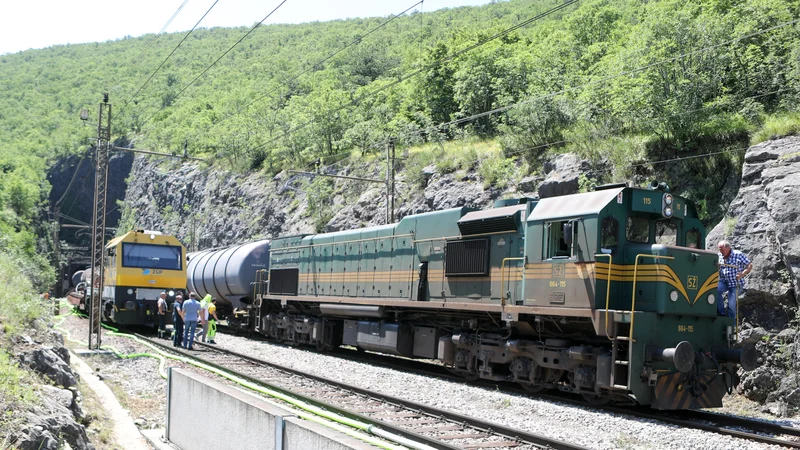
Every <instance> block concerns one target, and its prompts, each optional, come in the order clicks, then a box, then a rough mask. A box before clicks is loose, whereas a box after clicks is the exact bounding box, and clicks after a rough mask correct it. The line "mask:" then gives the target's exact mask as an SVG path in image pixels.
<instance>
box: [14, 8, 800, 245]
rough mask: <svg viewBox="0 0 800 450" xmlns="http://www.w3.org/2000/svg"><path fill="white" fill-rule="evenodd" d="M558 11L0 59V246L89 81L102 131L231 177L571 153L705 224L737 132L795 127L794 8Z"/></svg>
mask: <svg viewBox="0 0 800 450" xmlns="http://www.w3.org/2000/svg"><path fill="white" fill-rule="evenodd" d="M561 4H562V2H558V1H551V0H546V1H536V2H531V1H521V0H520V1H509V2H497V3H492V4H490V5H486V6H483V7H474V8H457V9H451V10H442V11H436V12H432V13H423V14H420V13H414V14H410V15H404V16H401V17H398V18H396V19H394V20H389V19H390V18H371V19H351V20H339V21H333V22H325V23H308V24H300V25H272V26H265V27H261V28H258V29H257V30H255V31H254V32H253V33H252V34H250V35H249V36H247V37H245V38H244V39H243V40H242V41H241V43H239V44H238V45H236V46H235V47H233V49H232V50H231V51H230V52H229V53H227V54H226V55H225V56H224V57H222V58H221V59H220V60H219V62H218V63H217V64H216V65H215V66H213V67H211V68H210V69H209V70H208V71H207V72H206V73H203V71H204V70H205V69H207V68H209V66H210V65H211V64H212V63H213V62H214V61H215V60H216V59H217V58H219V57H220V55H222V54H223V53H224V52H225V51H226V50H228V49H229V48H230V47H231V46H233V45H234V44H235V43H236V42H237V41H238V40H239V39H241V38H242V37H243V36H244V35H245V33H247V31H248V29H247V28H214V29H198V30H196V31H194V32H193V33H191V35H189V36H188V38H186V33H176V34H169V35H162V36H160V37H158V39H157V40H155V41H154V38H155V36H154V35H147V36H142V37H137V38H125V39H121V40H118V41H113V42H105V43H96V44H84V45H63V46H55V47H51V48H48V49H43V50H30V51H25V52H21V53H17V54H11V55H2V56H0V86H2V89H3V92H4V93H5V94H4V95H3V96H0V167H2V172H0V214H1V215H0V227H1V228H0V235H2V236H3V240H2V241H0V246H3V247H4V248H15V249H18V250H17V251H19V252H23V253H26V254H29V255H31V254H36V253H37V250H36V245H35V243H36V241H35V238H34V235H33V234H32V232H31V229H32V228H31V227H32V226H33V225H34V224H35V223H36V222H40V221H42V220H43V218H44V217H46V216H44V215H42V213H41V209H40V207H41V206H42V199H43V198H45V193H46V191H47V189H48V188H49V186H48V185H47V183H46V181H45V179H44V171H45V169H46V168H47V167H48V165H50V164H51V163H52V162H53V161H54V160H55V159H56V158H59V157H61V156H64V155H66V154H73V153H78V152H84V151H85V150H86V148H87V146H88V145H89V144H90V142H89V140H90V139H91V138H92V137H93V136H94V133H95V128H94V126H85V125H84V124H83V123H82V122H81V121H80V120H79V117H78V116H79V110H80V109H81V108H89V109H90V117H91V119H90V121H89V122H90V124H92V122H93V121H94V120H95V119H94V115H95V114H96V104H97V102H98V101H99V100H100V99H101V93H102V92H108V93H109V94H110V99H111V102H112V103H113V104H114V122H113V124H114V125H113V134H114V137H115V139H117V140H118V142H120V143H125V144H134V145H135V146H136V147H138V148H144V149H150V150H155V151H167V152H182V151H183V147H184V143H185V145H186V146H187V148H188V151H189V152H190V153H192V154H195V155H200V156H205V157H209V158H210V159H211V160H213V161H214V162H213V163H214V164H223V166H222V167H225V168H228V167H233V168H234V170H242V171H244V170H264V171H266V172H269V173H277V172H278V171H280V170H282V169H287V168H297V169H302V168H307V167H309V165H310V164H313V162H314V161H316V160H317V159H321V162H322V163H323V164H330V163H333V162H335V161H338V160H340V159H342V158H354V159H358V158H367V159H369V158H374V157H375V154H376V153H380V152H381V151H383V149H384V147H385V145H386V141H387V139H388V138H389V137H390V136H391V137H394V138H396V141H397V143H398V146H399V147H400V148H401V149H402V148H404V147H415V148H416V150H415V151H412V152H411V154H410V158H409V159H408V160H406V161H405V163H404V164H405V170H406V173H405V176H406V177H407V179H412V180H413V179H414V176H415V174H417V173H419V171H420V170H421V169H422V167H424V166H426V165H428V164H431V163H435V164H437V166H438V167H439V169H440V170H441V171H444V172H446V171H455V170H459V169H478V170H481V171H482V173H484V174H486V175H487V176H486V177H485V179H487V180H489V181H490V182H492V183H501V184H509V183H514V182H515V181H516V180H518V179H520V178H521V177H523V176H525V175H528V174H530V173H533V172H536V171H537V170H539V169H540V167H539V166H540V161H541V160H542V158H543V157H545V156H547V155H552V154H553V153H560V152H567V151H570V152H575V153H578V154H580V155H581V156H583V157H585V158H588V159H591V160H594V161H606V162H607V163H608V164H609V165H611V166H612V167H614V170H613V171H609V172H604V173H598V174H594V178H597V179H598V181H611V180H622V179H635V180H644V179H645V178H647V177H653V176H659V177H661V178H666V179H667V180H668V182H670V184H672V185H673V186H674V187H676V188H678V189H679V190H681V191H682V192H683V193H685V194H688V195H689V196H691V197H693V198H695V199H696V200H698V202H699V203H700V205H701V209H702V211H701V212H702V214H703V217H704V218H705V219H706V221H708V222H710V221H714V220H715V219H717V220H718V219H719V218H720V217H721V214H722V211H723V206H724V205H721V204H720V199H719V194H718V191H719V190H720V189H721V188H722V187H723V186H724V185H725V183H726V181H728V180H727V178H728V177H729V175H730V174H731V173H736V172H738V170H739V169H738V168H739V167H741V158H742V156H743V154H744V149H745V148H746V147H747V145H748V144H749V143H750V141H751V140H755V141H758V140H763V139H765V138H768V137H770V136H771V135H773V134H775V135H778V134H787V133H792V132H794V131H797V130H798V129H800V126H798V125H799V124H800V111H798V108H799V107H798V105H799V104H800V102H798V100H800V98H798V90H799V89H800V45H799V44H800V26H798V23H797V18H798V17H800V16H799V15H798V14H799V13H800V1H799V0H703V1H694V2H691V1H688V2H687V1H685V0H682V1H677V0H662V1H649V2H641V1H633V0H622V1H611V0H585V1H577V2H575V3H574V4H572V5H570V6H567V7H565V8H563V9H560V10H557V11H555V12H552V13H548V12H549V11H550V10H552V9H553V8H555V7H557V6H558V5H561ZM409 6H410V4H409ZM540 14H541V15H543V17H542V18H540V19H536V17H537V16H538V15H540ZM532 19H535V20H532ZM527 21H530V23H527V24H526V22H527ZM386 22H388V23H386ZM384 23H386V24H385V25H383V26H381V25H382V24H384ZM518 24H525V25H524V26H521V27H519V28H517V29H515V30H513V31H510V32H504V31H505V30H507V29H509V28H510V27H513V26H515V25H518ZM184 38H185V41H183V42H182V44H181V45H180V46H179V47H178V48H177V50H175V52H174V55H173V56H172V57H171V58H170V59H168V60H167V61H166V63H164V65H163V67H162V68H161V69H160V70H159V71H157V72H156V73H155V75H154V76H152V78H149V77H150V76H151V74H153V73H154V71H156V69H157V68H158V67H159V65H160V64H161V63H162V61H164V59H165V58H166V56H167V55H168V54H169V53H170V52H171V51H173V49H175V48H176V46H178V44H179V43H180V42H181V41H182V40H183V39H184ZM151 44H152V45H151ZM345 46H348V47H347V48H345V49H344V50H341V49H342V48H343V47H345ZM471 47H474V48H471ZM339 50H341V51H339ZM337 52H338V53H337ZM148 79H149V82H147V83H145V82H146V81H147V80H148ZM195 79H196V82H194V84H192V85H190V83H191V82H193V80H195ZM142 86H143V87H142ZM140 87H141V90H139V89H140ZM137 92H138V93H137ZM134 93H137V94H136V95H134ZM495 110H496V112H494V113H491V114H486V115H481V113H485V112H490V111H495ZM476 116H478V117H476ZM447 141H456V142H464V141H467V142H471V143H472V144H471V145H469V146H453V145H449V146H448V145H444V143H445V142H447ZM476 141H477V142H482V143H483V144H481V145H473V144H474V143H475V142H476ZM465 148H468V149H469V151H465V150H464V149H465ZM686 157H690V159H686V160H682V158H686ZM662 161H668V163H663V162H662ZM41 248H43V247H41ZM38 253H41V251H39V252H38ZM42 257H43V256H42Z"/></svg>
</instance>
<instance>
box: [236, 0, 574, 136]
mask: <svg viewBox="0 0 800 450" xmlns="http://www.w3.org/2000/svg"><path fill="white" fill-rule="evenodd" d="M578 1H580V0H567V1H566V2H564V3H562V4H560V5H558V6H555V7H553V8H551V9H549V10H547V11H545V12H543V13H540V14H537V15H535V16H534V17H531V18H530V19H527V20H524V21H522V22H520V23H518V24H516V25H514V26H511V27H509V28H506V29H504V30H502V31H500V32H498V33H495V34H494V35H492V36H489V37H487V38H484V39H481V40H479V41H478V42H476V43H474V44H472V45H469V46H467V47H466V48H463V49H461V50H459V51H457V52H455V53H452V54H450V55H448V56H445V57H442V58H439V59H437V60H436V61H433V62H432V63H430V64H427V65H424V66H422V67H419V68H417V69H415V70H413V71H411V72H409V73H407V74H405V75H402V76H400V77H399V78H397V79H396V80H395V81H393V82H391V83H388V84H386V85H384V86H381V87H380V88H378V89H375V90H373V91H371V92H368V93H365V94H363V95H361V96H359V97H357V98H355V99H353V100H352V101H351V102H349V103H347V104H345V105H342V106H340V107H338V108H336V109H334V110H333V111H331V112H330V113H329V114H336V113H338V112H340V111H342V110H344V109H346V108H349V107H350V106H354V105H357V104H358V103H360V102H362V101H364V100H366V99H368V98H370V97H374V96H375V95H377V94H379V93H381V92H383V91H385V90H386V89H389V88H391V87H394V86H396V85H398V84H400V83H402V82H404V81H407V80H409V79H411V78H413V77H415V76H417V75H419V74H420V73H423V72H424V71H426V70H429V69H431V68H433V67H436V66H437V65H439V64H442V63H444V62H447V61H450V60H453V59H455V58H457V57H459V56H461V55H463V54H465V53H467V52H469V51H471V50H474V49H476V48H478V47H480V46H482V45H485V44H487V43H489V42H491V41H493V40H495V39H498V38H501V37H503V36H506V35H507V34H509V33H511V32H513V31H516V30H518V29H520V28H522V27H525V26H527V25H530V24H531V23H533V22H535V21H537V20H541V19H543V18H545V17H547V16H549V15H551V14H554V13H556V12H558V11H561V10H563V9H565V8H567V7H568V6H571V5H573V4H575V3H577V2H578ZM313 123H314V121H313V120H310V121H307V122H304V123H302V124H300V125H298V126H296V127H294V128H291V129H289V130H288V131H285V132H284V133H283V134H281V135H280V136H277V137H275V138H273V139H270V140H269V141H267V142H265V143H263V144H261V145H259V146H257V147H255V148H253V149H251V151H256V150H259V149H262V148H264V147H266V146H267V145H269V144H271V143H273V142H275V141H277V140H278V139H282V138H284V137H286V136H289V135H290V134H292V133H294V132H295V131H298V130H302V129H303V128H306V127H308V126H309V125H311V124H313Z"/></svg>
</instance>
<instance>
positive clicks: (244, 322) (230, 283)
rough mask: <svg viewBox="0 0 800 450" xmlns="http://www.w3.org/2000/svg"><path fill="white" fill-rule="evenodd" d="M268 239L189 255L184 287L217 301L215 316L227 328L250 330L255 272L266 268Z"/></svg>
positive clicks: (267, 263)
mask: <svg viewBox="0 0 800 450" xmlns="http://www.w3.org/2000/svg"><path fill="white" fill-rule="evenodd" d="M269 243H270V241H269V240H260V241H255V242H248V243H246V244H242V245H236V246H233V247H228V248H222V249H212V250H204V251H200V252H193V253H189V255H188V260H189V261H188V263H187V288H188V289H189V290H190V291H193V292H196V293H197V294H199V295H200V297H204V296H205V295H206V294H210V295H211V296H212V297H216V298H217V308H218V309H217V314H218V315H219V316H221V317H224V318H227V319H228V323H229V326H231V327H233V328H239V329H249V328H250V327H251V324H250V314H249V308H248V305H250V304H251V303H252V298H253V297H252V293H253V287H252V284H253V281H254V280H255V279H256V272H257V271H259V270H264V269H267V268H268V267H269Z"/></svg>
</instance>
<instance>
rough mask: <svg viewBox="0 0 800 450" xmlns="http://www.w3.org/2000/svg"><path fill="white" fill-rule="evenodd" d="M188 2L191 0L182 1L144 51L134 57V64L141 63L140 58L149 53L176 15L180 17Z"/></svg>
mask: <svg viewBox="0 0 800 450" xmlns="http://www.w3.org/2000/svg"><path fill="white" fill-rule="evenodd" d="M187 3H189V0H183V3H181V5H180V6H178V9H176V10H175V12H174V13H173V14H172V17H170V18H169V20H167V23H165V24H164V26H163V27H161V30H159V31H158V33H156V35H155V36H153V39H151V40H150V42H149V43H148V44H147V46H146V47H145V48H144V49H143V50H142V52H141V53H139V56H137V57H136V58H134V59H133V65H134V66H135V65H136V64H138V63H139V60H141V59H142V56H144V55H145V53H147V51H148V50H150V48H151V47H152V46H153V44H155V43H156V41H157V40H158V38H160V37H161V35H162V34H163V33H164V30H166V29H167V27H168V26H169V24H171V23H172V21H173V20H175V18H176V17H178V14H179V13H180V12H181V10H182V9H183V7H184V6H186V4H187Z"/></svg>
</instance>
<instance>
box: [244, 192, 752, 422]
mask: <svg viewBox="0 0 800 450" xmlns="http://www.w3.org/2000/svg"><path fill="white" fill-rule="evenodd" d="M705 235H706V232H705V229H704V227H703V225H702V224H701V222H700V220H698V217H697V211H696V209H695V206H694V204H693V203H692V202H691V201H689V200H688V199H685V198H682V197H679V196H677V195H673V194H671V193H670V192H669V188H668V187H667V186H666V185H664V184H661V185H658V184H654V185H653V186H652V188H651V189H649V190H648V189H639V188H633V187H628V186H626V185H609V186H603V187H600V188H598V189H597V190H596V191H594V192H589V193H582V194H575V195H568V196H562V197H554V198H545V199H542V200H538V201H537V200H532V199H524V198H523V199H519V200H507V201H505V200H504V201H500V202H498V203H497V204H496V205H495V207H494V208H493V209H489V210H473V209H470V208H455V209H449V210H444V211H437V212H430V213H424V214H418V215H412V216H407V217H405V218H403V219H402V220H401V221H400V222H398V223H396V224H392V225H386V226H378V227H371V228H364V229H358V230H352V231H342V232H336V233H327V234H316V235H307V236H294V237H288V238H283V239H275V240H273V241H272V248H271V254H270V268H269V272H268V279H267V277H266V276H265V274H266V272H262V277H261V278H262V280H260V282H259V283H258V284H257V285H256V288H257V291H256V295H255V296H256V301H255V303H254V307H255V308H257V311H258V314H257V315H258V319H257V320H256V321H255V324H254V326H255V331H257V332H258V333H261V334H263V335H266V336H270V337H273V338H276V339H279V340H283V341H288V342H292V343H297V344H310V345H316V346H317V347H318V348H321V349H326V348H333V347H336V346H338V345H342V344H344V345H351V346H356V347H358V348H360V349H364V350H372V351H377V352H383V353H390V354H396V355H402V356H406V357H413V358H429V359H439V360H441V361H442V362H443V363H444V364H445V365H446V366H447V367H449V368H450V370H452V371H454V372H457V373H459V374H462V375H463V376H464V377H466V378H468V379H478V378H482V379H487V380H498V381H500V380H502V381H512V382H516V383H519V384H520V385H522V386H524V387H525V388H526V389H528V390H530V391H534V392H535V391H540V390H543V389H559V390H562V391H568V392H573V393H578V394H581V395H582V396H583V397H584V398H585V399H587V400H588V401H590V402H593V403H605V402H609V401H620V402H629V403H638V404H642V405H651V406H652V407H653V408H656V409H688V408H700V407H718V406H721V405H722V397H723V395H724V394H725V392H726V389H730V388H731V387H732V385H733V384H734V383H735V382H736V381H735V380H736V371H737V369H738V367H740V366H741V367H743V368H744V369H746V370H752V369H753V368H754V366H755V364H756V357H757V355H756V353H755V349H754V347H752V346H751V345H748V346H745V347H738V346H737V344H736V339H735V337H736V336H735V334H736V324H735V323H734V320H733V319H730V318H727V317H718V316H717V312H716V311H717V310H716V302H717V300H718V299H717V281H718V267H717V254H716V253H715V252H710V251H706V250H703V247H704V245H703V244H704V242H705V237H706V236H705ZM267 281H268V282H267Z"/></svg>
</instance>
